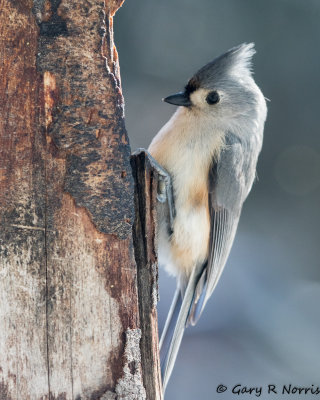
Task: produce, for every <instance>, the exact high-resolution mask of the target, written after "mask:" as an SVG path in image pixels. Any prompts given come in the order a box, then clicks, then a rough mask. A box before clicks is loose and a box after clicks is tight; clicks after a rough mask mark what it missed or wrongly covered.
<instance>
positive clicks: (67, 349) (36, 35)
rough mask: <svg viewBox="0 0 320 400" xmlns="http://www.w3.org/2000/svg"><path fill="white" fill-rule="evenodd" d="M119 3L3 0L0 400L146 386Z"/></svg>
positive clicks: (113, 392)
mask: <svg viewBox="0 0 320 400" xmlns="http://www.w3.org/2000/svg"><path fill="white" fill-rule="evenodd" d="M120 5H121V1H120V0H119V1H114V0H106V1H102V0H77V1H71V0H33V1H31V0H20V1H13V0H2V1H0V52H1V53H0V63H1V64H0V65H1V73H0V221H1V230H0V301H1V303H0V399H1V400H16V399H24V400H38V399H42V400H44V399H49V400H50V399H51V400H56V399H59V400H69V399H75V400H83V399H90V400H93V399H103V400H108V399H137V400H140V399H144V398H146V392H145V389H144V387H143V382H144V383H145V384H146V382H147V381H148V380H149V379H148V378H145V379H144V381H142V376H141V374H142V369H141V361H140V357H141V354H140V353H141V352H140V347H139V341H140V336H141V331H140V319H139V308H138V291H137V271H136V264H135V258H134V248H133V237H132V223H133V216H134V186H133V178H132V174H131V167H130V163H129V159H130V147H129V144H128V138H127V134H126V131H125V127H124V117H123V99H122V94H121V86H120V76H119V65H118V59H117V53H116V49H115V47H114V43H113V32H112V17H113V15H114V13H115V12H116V10H117V9H118V7H119V6H120ZM152 190H154V189H152ZM146 193H147V192H146ZM152 193H153V192H152ZM147 194H148V193H147ZM148 202H149V200H147V202H146V205H147V206H148V207H151V206H150V202H149V203H148ZM151 209H152V208H149V209H148V210H151ZM140 212H141V211H140ZM148 212H149V211H148ZM148 218H150V215H148V216H147V220H148ZM152 218H153V217H152ZM152 224H153V222H151V223H150V222H148V223H147V226H148V227H150V228H152V231H151V233H150V234H151V235H153V234H154V227H153V225H152ZM148 229H149V228H148ZM148 235H149V234H148ZM148 235H147V236H148ZM136 238H137V236H136ZM150 246H153V244H148V249H151V248H152V247H150ZM150 251H151V250H148V252H149V253H148V254H147V258H146V259H145V261H146V262H147V263H149V260H152V265H155V261H156V260H155V258H154V256H153V255H152V251H153V250H152V251H151V252H150ZM150 255H151V256H150ZM148 266H149V264H148ZM152 284H153V285H154V282H152ZM143 293H144V292H143ZM143 293H142V295H144V294H143ZM148 299H149V297H148ZM148 299H147V301H149V300H148ZM141 301H142V302H143V301H144V300H143V299H142V300H141ZM141 301H140V310H143V307H142V306H141ZM154 305H155V303H154V302H153V303H152V309H151V311H150V313H151V314H150V318H151V315H152V318H151V320H150V321H152V329H153V330H154V335H155V334H156V333H155V332H156V325H155V324H156V315H155V313H156V311H155V307H154ZM148 312H149V311H148ZM154 335H153V336H152V337H153V339H152V340H153V342H152V346H153V350H154V351H157V338H156V337H155V336H154ZM144 348H145V347H142V350H143V349H144ZM143 351H144V350H143ZM146 357H147V358H148V357H149V355H143V360H144V365H147V364H146V361H145V359H146ZM152 360H153V361H152V362H154V363H155V364H156V366H152V362H151V364H150V365H151V366H150V368H152V369H153V370H155V371H157V369H158V364H157V355H156V356H154V357H153V359H152ZM144 373H145V374H148V373H149V372H148V371H147V370H144ZM153 376H154V377H156V375H155V374H153ZM157 379H158V378H157ZM156 382H157V383H158V382H159V381H158V380H157V381H156ZM149 386H150V385H149ZM157 390H158V389H157ZM147 393H148V392H147ZM147 398H148V399H150V400H151V399H153V397H151V396H149V394H148V395H147ZM154 398H158V397H154Z"/></svg>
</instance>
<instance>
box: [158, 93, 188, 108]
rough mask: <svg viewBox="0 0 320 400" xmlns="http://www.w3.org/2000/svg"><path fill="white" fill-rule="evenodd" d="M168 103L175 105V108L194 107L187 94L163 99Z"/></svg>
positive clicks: (178, 94)
mask: <svg viewBox="0 0 320 400" xmlns="http://www.w3.org/2000/svg"><path fill="white" fill-rule="evenodd" d="M163 101H165V102H166V103H170V104H174V105H175V106H184V107H190V106H191V105H192V103H191V100H190V97H189V95H188V94H187V93H186V92H179V93H175V94H172V95H171V96H168V97H166V98H165V99H163Z"/></svg>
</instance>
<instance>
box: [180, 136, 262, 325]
mask: <svg viewBox="0 0 320 400" xmlns="http://www.w3.org/2000/svg"><path fill="white" fill-rule="evenodd" d="M261 140H262V137H261V139H260V138H259V136H255V135H253V136H252V137H250V138H246V139H243V140H240V139H239V138H238V137H237V136H236V135H234V134H232V133H228V134H227V136H226V140H225V147H224V149H223V150H222V152H221V154H220V157H219V159H218V161H216V162H213V164H212V168H211V170H210V173H209V210H210V218H211V229H210V250H209V256H208V260H207V263H206V266H205V268H204V270H203V273H202V275H201V277H200V279H199V281H198V282H197V286H196V288H195V292H194V297H193V301H192V304H191V307H190V312H189V317H188V322H189V323H191V324H192V325H195V324H196V322H197V321H198V319H199V317H200V315H201V313H202V311H203V309H204V306H205V304H206V302H207V301H208V299H209V297H210V296H211V294H212V292H213V290H214V288H215V286H216V284H217V282H218V280H219V278H220V276H221V273H222V271H223V268H224V266H225V264H226V261H227V258H228V256H229V253H230V250H231V247H232V243H233V240H234V237H235V234H236V230H237V226H238V222H239V217H240V213H241V208H242V204H243V202H244V200H245V199H246V197H247V195H248V193H249V192H250V189H251V186H252V183H253V180H254V177H255V171H256V163H257V158H258V154H259V152H260V149H261V143H260V142H261Z"/></svg>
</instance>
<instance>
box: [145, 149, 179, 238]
mask: <svg viewBox="0 0 320 400" xmlns="http://www.w3.org/2000/svg"><path fill="white" fill-rule="evenodd" d="M138 151H140V152H141V151H143V152H144V153H145V154H146V157H147V158H148V160H149V162H150V164H151V166H152V168H153V169H154V170H156V171H157V172H158V190H157V200H158V201H159V202H160V203H165V202H166V201H167V202H168V208H169V223H170V230H171V232H173V221H174V218H175V216H176V210H175V206H174V197H173V186H172V179H171V176H170V174H169V172H167V171H166V170H165V169H164V168H163V167H162V166H161V165H160V164H159V163H158V162H157V161H156V160H155V159H154V158H153V157H152V155H151V154H150V153H149V152H148V151H147V150H145V149H139V150H138Z"/></svg>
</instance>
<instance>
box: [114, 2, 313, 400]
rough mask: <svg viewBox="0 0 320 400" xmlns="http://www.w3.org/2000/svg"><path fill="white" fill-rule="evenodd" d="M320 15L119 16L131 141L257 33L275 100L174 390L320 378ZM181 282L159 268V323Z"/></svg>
mask: <svg viewBox="0 0 320 400" xmlns="http://www.w3.org/2000/svg"><path fill="white" fill-rule="evenodd" d="M319 21H320V2H319V0H268V1H256V0H223V1H222V0H220V1H217V0H198V1H195V0H162V1H156V0H135V1H133V0H127V1H126V2H125V3H124V5H123V7H122V8H121V9H120V10H119V11H118V13H117V15H116V17H115V42H116V44H117V48H118V52H119V56H120V66H121V75H122V84H123V90H124V96H125V102H126V109H125V112H126V126H127V130H128V133H129V138H130V141H131V146H132V150H135V149H136V148H137V147H148V145H149V143H150V141H151V139H152V137H153V136H154V135H155V134H156V133H157V131H158V130H159V129H160V128H161V127H162V125H163V124H164V123H165V122H166V121H167V120H168V119H169V117H170V116H171V114H172V113H173V112H174V111H175V108H174V106H171V105H169V104H166V103H163V102H161V98H163V97H165V96H167V95H169V94H172V93H175V92H176V91H179V90H180V89H182V88H183V86H184V85H185V84H186V82H187V80H188V79H189V78H190V77H191V76H192V75H193V73H194V72H195V71H196V70H197V69H198V68H199V67H201V66H202V65H204V64H205V63H206V62H208V61H210V60H212V59H213V58H214V57H216V56H218V55H220V54H221V53H222V52H224V51H226V50H227V49H229V48H230V47H233V46H235V45H238V44H240V43H242V42H255V44H256V50H257V54H256V55H255V56H254V71H255V79H256V82H257V83H258V85H259V86H260V87H261V89H262V91H263V93H264V95H265V96H266V97H267V98H269V99H270V100H271V102H269V103H268V110H269V111H268V118H267V123H266V127H265V140H264V147H263V150H262V153H261V156H260V159H259V163H258V180H257V181H256V183H255V185H254V187H253V190H252V192H251V194H250V196H249V198H248V200H247V201H246V203H245V205H244V209H243V213H242V218H241V220H240V225H239V229H238V233H237V236H236V239H235V243H234V246H233V249H232V252H231V255H230V258H229V260H228V263H227V266H226V268H225V270H224V273H223V275H222V278H221V280H220V282H219V284H218V286H217V289H216V290H215V292H214V294H213V296H212V298H211V299H210V301H209V303H208V304H207V307H206V310H205V311H204V313H203V315H202V317H201V319H200V321H199V323H198V325H197V326H196V327H194V328H188V329H187V331H186V333H185V337H184V339H183V343H182V346H181V350H180V353H179V356H178V359H177V363H176V366H175V369H174V372H173V374H172V377H171V380H170V383H169V385H168V389H167V392H166V400H180V399H181V400H182V399H183V400H191V399H192V400H193V399H202V400H211V399H216V398H221V399H232V398H234V397H235V398H237V395H236V394H232V392H231V389H232V387H233V386H235V385H236V384H242V386H247V387H251V386H263V392H262V395H261V396H260V398H261V399H270V398H282V397H286V398H289V397H290V396H288V395H286V396H280V395H281V390H282V385H283V384H292V385H296V386H310V385H312V384H313V385H315V386H317V385H319V386H320V372H319V371H320V357H319V356H320V340H319V337H320V335H319V332H320V315H319V314H320V312H319V307H320V262H319V260H320V241H319V225H320V211H319V210H320V132H319V115H320V110H319V106H320V102H319V98H320V97H319V93H320V84H319V82H320V80H319V72H320V51H319V49H320V43H319V41H320V23H319ZM174 288H175V281H174V279H173V278H170V277H168V276H166V273H165V272H164V271H160V302H159V305H158V310H159V329H160V331H161V330H162V327H163V324H164V321H165V317H166V314H167V312H168V308H169V305H170V302H171V297H172V295H173V291H174ZM219 384H224V385H225V386H227V387H228V390H227V391H226V392H225V393H223V394H217V393H216V388H217V386H218V385H219ZM267 384H275V385H277V390H278V393H279V394H278V396H277V395H271V394H269V395H268V393H267V387H266V385H267ZM238 397H241V398H252V397H256V396H254V395H251V396H250V395H241V396H238ZM292 397H293V398H295V397H298V396H297V395H292ZM303 398H314V395H312V394H308V395H304V396H303ZM150 400H152V399H150Z"/></svg>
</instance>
